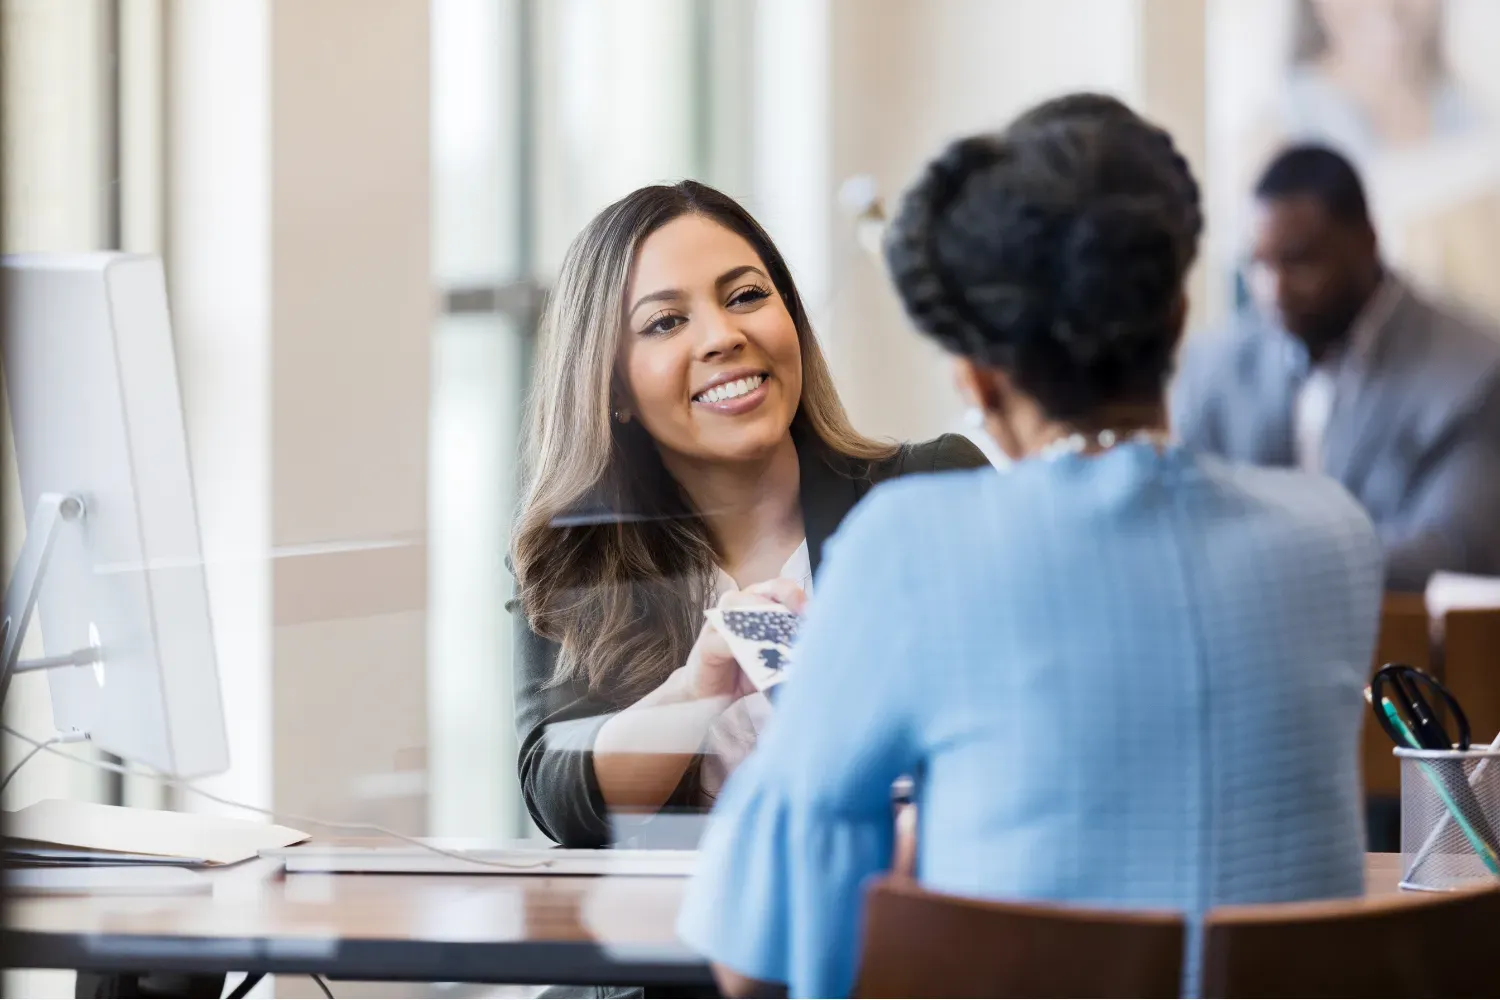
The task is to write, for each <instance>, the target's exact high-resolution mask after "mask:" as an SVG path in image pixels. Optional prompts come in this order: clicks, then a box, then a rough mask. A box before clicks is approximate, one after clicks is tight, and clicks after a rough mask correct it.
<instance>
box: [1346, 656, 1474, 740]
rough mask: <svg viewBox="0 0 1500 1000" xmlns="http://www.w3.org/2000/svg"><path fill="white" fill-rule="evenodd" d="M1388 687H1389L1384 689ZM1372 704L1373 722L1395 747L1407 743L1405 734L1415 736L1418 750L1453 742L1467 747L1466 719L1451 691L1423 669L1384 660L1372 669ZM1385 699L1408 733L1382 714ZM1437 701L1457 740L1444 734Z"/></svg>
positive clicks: (1467, 726) (1467, 729)
mask: <svg viewBox="0 0 1500 1000" xmlns="http://www.w3.org/2000/svg"><path fill="white" fill-rule="evenodd" d="M1387 688H1389V690H1387ZM1370 690H1371V695H1372V704H1373V706H1374V708H1375V718H1376V721H1377V722H1379V723H1380V728H1381V729H1383V730H1385V734H1386V735H1387V736H1389V737H1390V738H1391V742H1393V743H1395V744H1396V745H1397V746H1406V745H1408V744H1409V740H1408V738H1407V737H1408V735H1409V736H1410V737H1413V738H1415V739H1416V741H1417V743H1418V748H1419V749H1426V750H1448V749H1451V748H1452V747H1454V746H1455V745H1456V746H1457V747H1458V749H1460V750H1467V749H1469V719H1468V716H1466V715H1465V714H1464V710H1463V707H1462V706H1461V705H1459V703H1458V699H1457V698H1455V697H1454V696H1453V693H1452V692H1451V691H1449V690H1448V689H1447V688H1446V687H1444V686H1443V685H1442V683H1441V682H1439V681H1438V679H1437V678H1435V677H1433V676H1432V675H1431V674H1429V673H1426V672H1425V671H1422V670H1418V669H1417V668H1416V667H1413V666H1409V665H1407V664H1404V663H1388V664H1386V665H1385V666H1383V667H1381V668H1380V669H1379V670H1377V671H1376V672H1375V676H1374V678H1372V679H1371V681H1370ZM1386 698H1389V699H1390V701H1391V704H1393V705H1394V706H1396V708H1397V709H1398V710H1399V711H1400V713H1401V715H1402V716H1403V717H1404V719H1405V720H1406V722H1407V723H1408V725H1407V728H1408V729H1409V730H1410V733H1409V734H1406V733H1402V732H1401V731H1400V730H1399V729H1398V728H1397V727H1396V726H1395V725H1393V724H1392V723H1391V721H1390V720H1388V719H1387V718H1386V717H1385V713H1384V711H1382V709H1381V707H1380V705H1381V702H1382V701H1383V700H1384V699H1386ZM1435 701H1436V702H1441V703H1442V705H1443V708H1444V709H1445V710H1446V713H1447V714H1448V715H1449V716H1451V717H1452V719H1453V723H1454V725H1455V726H1457V728H1458V739H1456V740H1452V739H1449V737H1448V731H1447V729H1446V728H1444V726H1443V724H1442V723H1441V722H1440V721H1439V720H1438V717H1437V713H1436V712H1435V711H1434V709H1433V702H1435Z"/></svg>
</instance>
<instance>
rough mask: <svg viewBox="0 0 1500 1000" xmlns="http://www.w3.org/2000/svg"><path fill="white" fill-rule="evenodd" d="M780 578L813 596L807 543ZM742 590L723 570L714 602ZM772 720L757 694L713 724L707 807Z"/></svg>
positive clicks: (704, 776) (705, 776) (706, 765)
mask: <svg viewBox="0 0 1500 1000" xmlns="http://www.w3.org/2000/svg"><path fill="white" fill-rule="evenodd" d="M780 576H781V578H782V579H785V580H791V581H792V582H794V583H796V584H797V585H798V586H799V587H801V588H802V592H803V593H804V594H807V595H808V596H811V595H812V560H811V558H810V557H809V556H808V553H807V539H805V538H804V539H803V540H802V544H801V545H799V546H797V551H795V552H793V553H792V556H791V558H790V559H788V560H787V561H786V565H785V566H782V567H781V573H780ZM740 589H742V588H741V587H740V585H739V584H737V583H735V582H734V579H733V578H732V577H731V576H730V575H729V574H728V573H726V572H724V570H723V569H720V570H719V572H718V576H717V579H716V582H715V585H714V600H715V601H717V600H718V599H719V598H721V597H723V596H724V595H725V594H728V593H733V592H734V591H736V590H740ZM770 718H771V702H770V700H769V699H767V698H766V696H765V695H763V694H761V693H760V692H759V691H756V692H755V693H754V694H748V695H746V696H745V697H743V698H741V699H740V700H739V701H737V702H735V703H734V704H733V705H730V706H729V707H728V708H727V709H725V710H724V714H722V715H720V716H719V717H718V718H717V719H715V720H714V724H713V726H712V727H711V728H710V729H709V731H708V738H707V739H705V740H704V743H703V752H704V755H705V756H704V758H703V771H702V773H701V775H700V778H701V782H700V783H701V786H702V788H703V801H704V803H705V804H711V803H712V802H713V801H714V800H715V799H716V798H718V797H719V789H721V788H723V787H724V781H725V779H727V778H728V777H729V774H730V772H731V771H733V770H734V769H735V768H736V767H738V766H739V764H740V761H742V760H744V759H745V758H746V757H747V756H749V754H750V751H751V750H753V749H755V739H756V737H757V736H759V735H760V731H761V730H762V729H764V728H765V725H766V721H767V720H768V719H770Z"/></svg>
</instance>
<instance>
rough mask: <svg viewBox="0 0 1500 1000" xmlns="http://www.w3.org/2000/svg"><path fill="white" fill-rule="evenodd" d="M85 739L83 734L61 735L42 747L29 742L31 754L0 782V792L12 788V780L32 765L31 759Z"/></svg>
mask: <svg viewBox="0 0 1500 1000" xmlns="http://www.w3.org/2000/svg"><path fill="white" fill-rule="evenodd" d="M84 739H85V737H84V734H83V733H59V734H58V735H56V736H54V737H52V738H51V739H50V740H47V741H46V742H45V743H43V744H41V745H40V746H38V745H37V744H36V743H35V742H34V741H32V740H27V741H26V742H27V743H30V744H31V752H30V753H28V754H27V755H26V756H24V757H22V758H21V760H20V762H19V763H18V764H16V766H15V767H13V768H11V769H10V770H9V771H7V772H6V774H5V778H4V780H0V792H3V791H5V789H6V788H8V787H10V779H12V778H14V777H15V776H16V775H17V774H19V773H20V772H21V768H23V767H25V766H26V765H27V764H29V763H31V758H33V757H35V756H36V755H37V754H39V753H41V752H42V751H43V750H51V749H52V748H53V747H55V746H58V745H60V744H63V743H82V742H83V740H84ZM58 756H59V757H66V756H68V755H67V754H58ZM74 759H75V760H76V759H77V758H74Z"/></svg>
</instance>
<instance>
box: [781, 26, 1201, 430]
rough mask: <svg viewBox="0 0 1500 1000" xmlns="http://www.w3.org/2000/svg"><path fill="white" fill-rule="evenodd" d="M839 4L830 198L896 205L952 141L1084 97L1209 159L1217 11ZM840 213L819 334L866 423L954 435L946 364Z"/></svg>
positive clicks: (833, 223)
mask: <svg viewBox="0 0 1500 1000" xmlns="http://www.w3.org/2000/svg"><path fill="white" fill-rule="evenodd" d="M826 3H827V12H828V17H829V19H830V25H829V31H828V35H829V48H830V68H829V72H830V74H831V76H830V79H829V82H828V93H829V95H830V97H829V100H828V108H827V111H826V123H825V128H824V129H823V133H822V134H823V135H824V136H825V139H824V141H825V142H826V143H827V149H826V157H827V164H828V165H827V189H829V190H831V189H833V188H834V187H836V186H837V185H838V184H839V183H841V182H842V181H843V180H844V179H845V178H848V177H850V176H854V175H859V174H869V175H871V176H873V177H874V178H875V179H876V181H877V183H878V185H879V188H880V190H881V192H882V193H883V194H884V195H885V198H886V200H887V202H888V203H889V202H891V201H893V200H894V199H895V197H896V196H897V195H898V194H899V192H900V191H901V189H902V188H903V187H904V186H905V185H906V184H907V183H909V181H910V180H911V179H912V178H913V177H914V176H915V174H916V172H917V171H918V170H919V169H920V167H921V165H922V163H923V162H924V161H925V160H926V159H927V158H928V157H930V156H931V155H933V154H934V153H935V152H936V151H937V150H938V149H939V148H941V146H942V144H943V143H944V142H946V141H948V140H950V139H952V138H954V137H956V136H958V135H960V134H963V133H966V132H974V131H979V130H983V129H990V128H995V127H998V126H1001V125H1003V124H1004V123H1005V122H1006V121H1007V120H1009V119H1010V118H1011V117H1013V116H1014V115H1015V114H1016V113H1018V112H1019V111H1021V110H1022V109H1024V108H1025V107H1027V106H1029V105H1031V104H1033V103H1035V102H1036V101H1038V100H1040V99H1043V98H1045V97H1048V96H1051V95H1054V94H1057V93H1061V92H1064V91H1068V90H1080V89H1092V90H1101V91H1105V92H1109V93H1113V94H1116V95H1118V96H1120V97H1121V98H1123V99H1125V100H1127V101H1129V102H1131V103H1132V104H1134V105H1135V106H1137V107H1138V108H1141V109H1142V110H1144V111H1145V112H1146V113H1147V114H1151V115H1154V116H1157V117H1158V118H1160V119H1161V120H1162V121H1163V122H1165V123H1166V124H1168V125H1169V126H1170V127H1172V128H1173V129H1174V131H1176V132H1177V133H1178V134H1179V137H1180V138H1181V139H1182V141H1183V143H1184V146H1185V148H1186V150H1187V152H1188V154H1189V156H1190V158H1193V159H1195V160H1197V161H1199V162H1201V149H1202V134H1203V124H1202V114H1203V112H1202V96H1201V94H1202V85H1203V65H1202V46H1203V0H1005V2H995V0H826ZM802 16H804V17H806V16H807V15H806V14H805V13H804V14H803V15H802ZM774 127H775V125H774V122H773V123H772V124H770V125H768V126H767V128H766V130H763V132H762V137H761V138H762V141H763V142H773V141H774V139H773V138H772V137H771V135H770V131H769V130H770V129H772V128H774ZM814 155H821V154H814ZM827 212H828V216H827V217H828V225H829V227H830V229H831V236H830V237H829V238H828V245H827V249H826V251H825V258H826V263H825V265H824V266H826V268H827V270H828V271H829V272H830V277H829V279H828V283H829V289H828V296H829V302H828V303H827V306H826V308H825V309H824V310H823V311H822V315H821V316H820V319H821V320H822V331H821V332H822V336H823V338H824V340H825V341H826V342H827V343H828V346H829V349H830V353H831V354H832V356H833V359H834V365H835V369H836V371H837V373H838V375H839V380H840V386H841V388H842V391H843V393H844V396H845V399H846V402H847V403H848V404H849V406H850V409H851V411H852V412H853V414H854V416H855V419H856V422H857V423H858V424H859V426H860V427H861V428H862V429H864V430H866V431H869V432H872V433H875V434H880V435H888V436H894V437H900V438H921V437H928V436H931V435H934V434H937V433H940V432H942V431H945V430H951V429H953V428H954V427H955V426H956V425H957V422H958V416H959V411H960V407H959V406H958V403H957V400H956V398H955V395H954V392H953V390H952V387H951V382H950V377H949V373H948V366H947V364H946V359H944V358H943V357H942V356H941V355H940V353H939V352H938V351H937V350H936V349H934V348H931V347H929V346H928V345H927V344H926V343H925V342H924V341H922V340H921V339H919V338H918V337H917V336H915V335H914V334H913V333H911V331H910V329H909V327H908V326H907V324H906V323H905V321H904V318H903V317H902V315H901V310H900V306H899V303H897V301H896V300H895V298H894V296H893V295H892V294H891V292H890V290H889V287H888V285H887V283H886V281H885V279H884V276H883V275H882V274H880V272H879V268H878V263H877V262H875V261H872V260H870V259H869V258H868V256H867V255H862V254H861V253H860V252H859V251H858V250H857V248H856V247H855V245H854V240H853V227H852V225H851V224H850V222H849V221H848V220H847V219H845V218H841V217H839V215H838V214H837V211H836V210H835V209H834V208H833V207H832V206H831V205H830V206H827ZM793 238H794V241H797V242H802V240H798V238H797V237H795V236H794V237H793Z"/></svg>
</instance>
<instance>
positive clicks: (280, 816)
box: [0, 726, 554, 869]
mask: <svg viewBox="0 0 1500 1000" xmlns="http://www.w3.org/2000/svg"><path fill="white" fill-rule="evenodd" d="M0 730H4V731H5V732H7V733H9V734H10V735H12V736H14V737H15V738H16V739H18V740H20V741H21V742H22V743H28V744H30V745H31V746H32V747H33V749H32V751H31V753H29V754H27V755H26V757H25V758H24V759H23V760H22V761H21V764H25V763H26V761H28V760H30V759H31V758H32V757H33V756H35V755H36V754H38V753H42V752H43V751H45V752H47V753H50V754H55V755H56V756H58V757H61V758H63V759H64V760H71V761H73V762H74V763H75V764H84V765H86V766H88V767H97V768H99V769H100V770H104V771H111V772H113V773H115V774H123V775H126V776H128V777H133V778H149V779H151V780H153V781H159V782H161V783H162V784H163V785H166V786H167V787H169V788H181V789H183V790H184V791H188V792H192V793H193V794H194V795H197V796H200V797H202V798H205V799H207V800H208V801H210V802H215V803H218V804H219V805H221V806H228V807H229V808H231V809H243V810H244V811H246V812H252V813H255V814H256V815H259V816H265V817H267V818H268V819H273V820H277V821H285V822H289V823H296V824H298V825H300V826H316V827H322V828H323V829H325V830H343V831H345V832H348V833H376V834H380V835H381V836H383V837H390V838H391V839H393V840H399V841H401V842H402V843H403V844H410V845H412V846H413V847H420V848H421V849H422V850H424V851H431V852H432V853H433V854H440V855H442V856H443V857H445V858H452V859H454V860H455V861H462V862H464V863H466V864H471V865H482V866H484V867H487V868H508V869H525V868H550V867H552V865H553V863H554V862H552V861H548V860H538V861H493V860H490V859H488V858H480V857H475V856H474V855H472V854H468V853H466V852H464V851H450V850H448V849H446V848H443V847H438V846H436V845H434V844H429V843H427V842H426V841H423V840H419V839H418V838H416V837H408V836H407V835H406V834H404V833H397V832H396V831H395V830H388V829H386V828H385V827H383V826H377V825H376V824H374V823H335V822H333V821H331V820H326V819H318V818H317V817H315V816H299V815H297V814H296V813H289V812H279V811H276V810H273V809H262V808H261V807H260V806H252V805H247V804H245V803H244V802H236V801H234V800H233V799H226V798H222V797H220V796H218V795H215V794H214V793H212V792H206V791H204V790H203V789H201V788H199V787H197V786H196V785H192V784H190V783H188V782H186V781H182V780H180V779H178V778H169V777H167V776H166V775H164V774H157V773H156V772H154V771H142V770H138V769H136V768H133V767H124V766H121V765H119V764H111V763H108V762H107V761H102V760H86V759H84V758H82V757H74V756H73V755H72V754H67V753H63V752H62V751H61V750H58V749H57V748H56V746H54V744H55V743H60V742H68V741H67V739H66V738H65V737H58V738H56V739H53V740H47V741H43V740H36V739H32V738H31V737H30V736H27V735H26V734H25V733H22V732H18V731H17V730H15V729H12V728H11V727H10V726H0ZM21 764H17V765H16V766H15V768H13V769H12V771H11V773H12V774H14V773H15V772H16V771H18V770H20V768H21ZM6 780H7V781H8V780H10V779H9V778H7V779H6Z"/></svg>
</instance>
